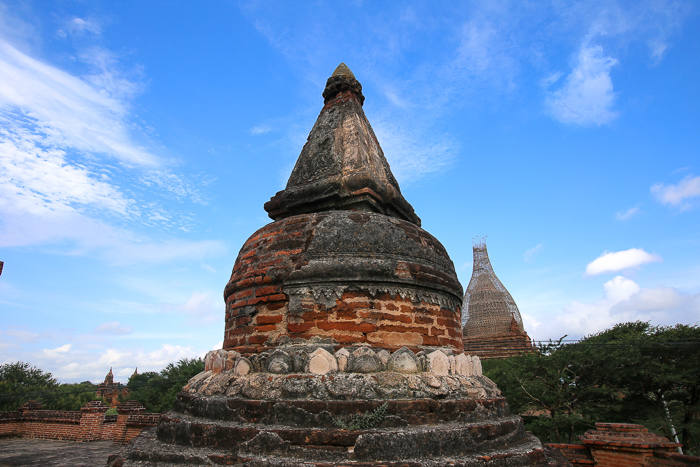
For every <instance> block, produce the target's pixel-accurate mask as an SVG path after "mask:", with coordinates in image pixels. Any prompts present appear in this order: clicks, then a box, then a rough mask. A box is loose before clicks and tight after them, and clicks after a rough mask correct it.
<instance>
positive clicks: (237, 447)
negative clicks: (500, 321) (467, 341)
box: [109, 371, 560, 467]
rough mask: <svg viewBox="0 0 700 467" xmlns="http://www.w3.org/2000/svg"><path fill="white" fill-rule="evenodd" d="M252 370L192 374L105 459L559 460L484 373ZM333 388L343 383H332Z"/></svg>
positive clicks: (125, 462) (327, 462)
mask: <svg viewBox="0 0 700 467" xmlns="http://www.w3.org/2000/svg"><path fill="white" fill-rule="evenodd" d="M205 373H206V372H205ZM227 373H228V375H227ZM221 375H223V377H222V376H221ZM255 376H256V377H255V378H254V379H251V378H249V377H247V376H236V375H235V374H233V372H232V371H228V372H226V371H225V372H222V373H219V374H218V375H217V380H227V384H223V385H220V384H216V385H213V386H212V385H211V383H212V380H213V379H214V377H213V376H212V375H209V376H206V377H205V376H201V377H199V378H197V377H195V378H193V379H192V380H191V381H190V384H188V386H186V387H185V391H183V392H182V393H180V395H179V396H178V401H177V404H176V407H175V410H174V411H171V412H168V413H167V414H165V415H164V416H163V418H162V420H161V423H160V424H159V425H158V427H157V430H150V431H144V432H143V433H142V435H141V436H139V437H138V438H137V439H135V440H134V441H133V442H132V443H131V444H130V445H129V446H128V447H127V448H126V449H125V451H124V452H123V453H122V454H121V455H120V456H119V457H116V458H114V459H111V461H110V464H109V465H110V466H111V467H118V466H135V465H139V466H148V465H153V466H156V465H157V466H163V465H246V466H251V467H253V466H280V467H285V466H290V467H291V466H314V467H326V466H328V467H330V466H340V465H346V466H392V467H399V466H402V467H408V466H411V467H413V466H415V467H418V466H447V465H450V466H494V467H495V466H499V467H500V466H504V467H505V466H541V465H542V466H543V465H560V464H558V463H552V462H553V461H549V460H548V459H549V458H550V457H549V455H548V454H547V453H546V452H545V449H544V448H543V446H542V444H541V443H540V442H539V440H537V439H536V438H534V437H533V436H532V435H530V434H529V433H526V432H525V431H524V429H523V422H522V419H521V418H520V417H518V416H513V415H510V412H509V409H508V404H507V403H506V401H505V399H504V398H502V397H499V393H498V389H497V388H496V387H495V385H494V384H493V383H492V382H491V381H490V380H489V379H488V378H485V377H483V376H469V377H465V376H459V377H456V376H452V375H442V376H437V375H432V374H429V373H427V374H422V375H401V374H398V373H395V372H389V371H382V372H377V373H374V374H371V375H370V374H366V375H339V374H336V375H312V374H308V373H305V374H289V375H285V376H284V377H283V379H281V376H280V375H276V374H272V373H257V374H256V375H255ZM239 380H240V381H239ZM258 380H259V381H258ZM205 381H209V384H206V383H205ZM275 381H277V382H278V383H279V384H278V386H279V387H280V388H281V389H279V390H278V391H274V393H268V392H267V391H265V392H264V393H258V394H257V396H258V397H257V398H255V399H252V398H249V397H248V396H246V394H245V393H246V392H247V391H245V390H243V391H242V390H233V391H230V392H229V391H228V388H231V387H245V386H246V385H247V386H248V387H250V385H251V383H252V384H253V385H254V386H255V385H258V384H259V386H260V387H267V388H270V387H271V383H274V382H275ZM237 383H242V384H240V385H238V386H237ZM334 385H335V386H334ZM332 387H336V388H345V389H344V390H339V391H329V390H328V388H332ZM379 387H384V388H390V387H393V388H394V389H395V391H394V392H392V391H389V390H385V391H383V392H382V396H383V397H382V398H381V399H377V398H376V397H377V396H376V394H377V393H378V392H379V389H378V388H379ZM441 387H442V388H443V390H440V388H441ZM289 388H296V389H295V392H289V391H288V389H289ZM363 388H364V389H363ZM448 388H451V389H448ZM431 390H432V391H433V392H431ZM206 391H209V392H211V394H209V395H207V394H204V392H206ZM413 391H415V392H413ZM227 394H229V395H227ZM411 394H415V395H416V396H418V395H419V396H420V397H412V396H411ZM469 394H471V396H470V395H469ZM268 395H269V396H274V397H270V398H268V397H267V396H268ZM392 395H394V396H396V397H392ZM370 397H371V398H370ZM379 412H381V416H380V417H377V418H376V419H375V420H374V421H373V424H372V426H368V427H366V428H359V429H344V428H341V426H342V425H343V424H345V426H347V422H348V421H350V420H352V417H353V416H354V417H357V415H358V414H376V413H379Z"/></svg>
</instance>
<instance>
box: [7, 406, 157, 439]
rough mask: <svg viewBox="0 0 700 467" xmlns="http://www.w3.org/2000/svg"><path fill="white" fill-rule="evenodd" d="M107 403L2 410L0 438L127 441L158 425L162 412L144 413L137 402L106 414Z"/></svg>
mask: <svg viewBox="0 0 700 467" xmlns="http://www.w3.org/2000/svg"><path fill="white" fill-rule="evenodd" d="M107 409H108V407H107V405H105V404H104V403H102V402H101V401H92V402H88V403H87V404H86V405H85V406H83V407H82V408H81V409H80V411H69V410H41V405H40V404H37V403H36V402H28V403H26V404H24V405H23V406H22V407H20V408H19V409H18V410H16V411H12V412H0V437H8V436H9V437H22V438H40V439H57V440H67V441H114V443H115V444H126V443H128V442H129V441H130V440H131V439H133V438H134V437H135V436H138V435H139V433H141V431H143V429H144V428H147V427H149V426H156V425H157V424H158V422H159V421H160V417H161V414H153V413H144V410H145V409H144V408H143V407H142V406H141V405H140V404H138V403H137V402H135V401H133V402H132V401H129V402H127V404H124V406H121V407H120V408H119V409H118V410H119V415H105V412H107Z"/></svg>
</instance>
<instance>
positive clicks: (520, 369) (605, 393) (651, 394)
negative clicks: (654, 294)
mask: <svg viewBox="0 0 700 467" xmlns="http://www.w3.org/2000/svg"><path fill="white" fill-rule="evenodd" d="M699 368H700V328H699V327H698V326H686V325H676V326H674V327H657V326H651V325H650V324H649V323H644V322H633V323H624V324H618V325H616V326H614V327H613V328H611V329H608V330H606V331H603V332H600V333H598V334H594V335H591V336H588V337H586V338H584V339H583V340H581V341H580V342H578V343H575V344H564V343H563V338H562V339H560V340H559V341H557V342H549V343H547V344H544V345H540V347H539V352H538V353H533V354H528V355H522V356H519V357H515V358H510V359H507V360H486V361H484V362H483V369H484V374H485V375H486V376H488V377H489V378H491V379H492V380H493V381H494V382H496V384H498V387H499V388H500V389H501V391H502V392H503V394H504V395H505V396H506V397H507V399H508V402H509V404H510V406H511V410H512V411H513V412H515V413H520V414H524V415H527V416H526V417H525V419H526V424H527V429H528V430H530V431H532V432H533V433H535V434H536V435H537V436H539V437H540V438H541V439H542V440H545V441H548V442H559V443H560V442H569V443H571V442H576V441H578V435H580V434H582V433H583V432H584V431H585V430H586V429H588V428H592V427H593V426H594V424H595V422H627V423H640V424H642V425H644V426H646V427H647V428H649V429H650V430H652V431H655V432H660V433H662V434H664V435H665V436H667V437H669V438H671V437H672V435H671V432H670V425H669V423H668V419H667V417H666V416H665V413H664V411H663V400H665V401H666V402H667V403H668V407H669V410H670V413H671V418H672V419H673V423H674V425H675V427H676V430H678V431H679V435H680V438H681V439H680V440H681V442H682V443H683V445H684V450H685V451H686V452H689V453H697V452H698V449H699V448H700V446H699V444H698V441H700V436H699V435H700V432H699V431H700V422H698V413H700V410H699V404H700V401H699V399H700V371H698V369H699ZM662 397H663V400H662Z"/></svg>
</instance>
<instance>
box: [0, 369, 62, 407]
mask: <svg viewBox="0 0 700 467" xmlns="http://www.w3.org/2000/svg"><path fill="white" fill-rule="evenodd" d="M58 386H59V385H58V381H57V380H56V378H54V377H53V375H52V374H51V373H48V372H44V371H43V370H40V369H39V368H37V367H35V366H32V365H31V364H29V363H25V362H16V363H6V364H4V365H2V366H0V411H7V410H16V409H17V408H18V407H19V406H20V405H22V404H24V403H25V402H27V401H30V400H37V401H39V402H41V403H43V402H44V400H45V396H46V395H47V394H48V393H50V392H53V391H55V390H56V389H58Z"/></svg>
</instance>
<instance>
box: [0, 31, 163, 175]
mask: <svg viewBox="0 0 700 467" xmlns="http://www.w3.org/2000/svg"><path fill="white" fill-rule="evenodd" d="M0 82H2V83H3V85H2V86H0V106H1V107H2V109H3V110H5V111H7V110H8V109H12V110H14V111H15V112H20V113H22V114H23V115H24V116H25V117H26V118H27V119H28V120H31V121H32V123H33V125H34V126H35V127H36V128H37V130H38V132H39V133H40V134H41V135H43V137H44V138H45V139H46V140H47V142H48V143H50V144H52V145H56V146H60V147H65V148H72V149H75V150H78V151H82V152H86V153H96V154H104V155H107V156H110V157H113V158H115V159H117V160H119V161H122V162H124V163H126V164H135V165H141V166H153V165H157V164H159V163H160V162H161V160H160V158H159V157H158V156H156V155H155V154H154V153H153V152H151V151H149V150H148V149H146V148H145V147H144V146H143V145H141V144H139V143H137V142H136V140H135V139H134V137H133V136H132V135H131V132H130V130H129V127H128V124H127V121H125V119H126V118H127V116H128V115H127V108H126V106H125V104H124V102H121V101H119V100H116V99H113V98H111V97H109V96H108V95H105V94H103V93H101V92H99V90H98V89H96V88H94V87H92V86H90V85H88V84H87V83H86V82H85V81H83V80H81V79H80V78H77V77H75V76H72V75H70V74H68V73H66V72H64V71H62V70H59V69H57V68H55V67H53V66H51V65H47V64H45V63H42V62H40V61H39V60H36V59H34V58H32V57H30V56H28V55H26V54H24V53H22V52H20V51H19V50H17V49H15V48H14V47H13V46H12V45H10V44H9V43H7V42H5V41H4V40H2V39H0ZM111 84H113V88H112V89H111V91H112V92H113V93H114V92H117V91H118V92H119V93H127V94H128V93H131V92H132V91H131V87H132V85H131V84H130V83H129V84H127V85H126V86H127V87H128V88H129V89H128V90H127V91H124V90H123V89H122V88H123V87H124V86H125V85H124V84H123V82H122V83H121V84H120V83H111ZM120 87H121V88H120Z"/></svg>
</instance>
